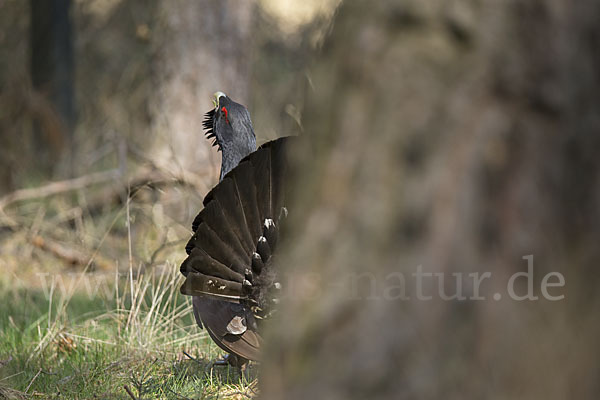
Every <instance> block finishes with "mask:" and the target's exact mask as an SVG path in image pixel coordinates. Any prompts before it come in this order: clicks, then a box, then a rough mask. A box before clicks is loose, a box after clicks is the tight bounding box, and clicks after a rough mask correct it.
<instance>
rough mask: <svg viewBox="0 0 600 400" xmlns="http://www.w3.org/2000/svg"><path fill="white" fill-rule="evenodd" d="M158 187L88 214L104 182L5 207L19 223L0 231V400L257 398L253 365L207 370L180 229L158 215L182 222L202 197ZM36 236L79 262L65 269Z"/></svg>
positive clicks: (211, 352)
mask: <svg viewBox="0 0 600 400" xmlns="http://www.w3.org/2000/svg"><path fill="white" fill-rule="evenodd" d="M162 189H163V190H162V191H160V192H158V191H156V190H150V189H148V188H147V187H146V188H142V189H140V190H138V192H136V193H134V194H131V196H125V198H126V200H124V201H123V203H122V204H117V205H114V204H113V205H107V206H106V207H105V208H104V209H103V210H102V212H101V213H97V214H96V213H92V212H90V209H89V207H88V205H89V203H88V202H86V199H87V198H89V197H93V196H96V195H98V193H101V192H102V191H105V190H107V187H106V185H105V184H103V185H96V186H93V187H86V188H78V189H77V190H75V191H68V192H65V193H61V194H58V195H54V196H53V197H48V198H46V197H44V198H40V199H30V200H28V201H26V202H21V203H16V204H12V205H11V206H10V207H8V208H7V209H6V210H5V211H6V215H7V216H9V217H10V219H11V220H12V221H15V222H16V224H4V226H3V228H2V231H1V233H0V254H1V256H0V268H1V269H2V271H3V274H2V275H1V277H0V301H1V303H0V398H30V397H35V398H54V397H59V396H60V395H62V396H63V397H67V398H81V399H84V398H125V399H126V398H131V396H130V394H128V392H127V390H126V389H125V387H127V389H128V390H129V392H131V393H132V394H133V395H134V397H135V398H153V399H154V398H174V399H181V398H216V397H219V398H245V397H252V396H254V390H255V389H254V385H255V376H256V372H255V368H254V367H252V368H250V371H248V372H247V373H246V374H244V375H240V374H239V373H238V371H235V370H233V369H229V368H223V367H215V368H213V367H212V361H213V360H215V359H216V358H218V357H219V356H220V355H221V352H220V351H219V349H218V348H217V347H216V346H215V345H214V344H212V342H211V340H210V339H209V338H208V336H207V334H206V332H205V331H203V330H200V329H199V328H198V327H197V326H196V324H195V321H194V319H193V316H192V314H191V301H190V299H189V298H186V297H184V296H181V295H180V294H179V286H180V284H181V283H182V277H181V276H180V273H179V263H180V262H181V261H182V259H183V257H184V256H185V252H184V250H183V247H184V245H185V240H186V239H187V237H188V235H189V231H188V229H187V228H186V227H185V226H184V225H182V224H180V223H179V222H177V220H176V219H175V218H173V217H172V214H169V212H168V211H165V210H168V209H169V207H171V206H173V205H175V204H179V205H181V204H184V205H185V207H183V209H184V211H185V212H184V213H183V214H184V216H183V217H181V216H179V217H180V218H181V219H183V220H186V219H187V220H191V218H190V217H189V216H188V215H185V214H191V213H192V211H191V210H193V209H194V207H198V204H199V203H200V196H199V195H198V194H197V193H196V192H195V191H194V189H193V188H183V187H180V186H178V185H176V187H167V188H162ZM149 200H150V201H149ZM5 221H6V220H5ZM34 237H42V238H45V239H46V240H50V241H53V242H55V243H59V244H60V245H61V246H62V247H63V248H67V249H68V248H73V249H77V251H78V252H80V253H81V254H84V255H86V258H87V262H86V263H85V264H81V263H75V264H71V265H66V263H65V261H67V260H65V259H64V258H62V257H61V255H60V253H58V254H57V253H54V252H52V251H48V249H47V248H44V247H41V246H37V245H36V241H35V240H32V238H34ZM99 258H101V259H102V260H104V262H103V263H102V264H101V268H100V267H99V266H98V265H99V263H97V262H96V260H98V259H99ZM69 262H70V261H69Z"/></svg>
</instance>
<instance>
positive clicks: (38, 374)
mask: <svg viewBox="0 0 600 400" xmlns="http://www.w3.org/2000/svg"><path fill="white" fill-rule="evenodd" d="M41 373H42V369H41V368H40V370H39V371H38V372H37V374H35V376H34V377H33V379H32V380H31V382H29V385H27V389H25V393H27V392H29V388H31V385H33V382H35V380H36V379H37V377H38V376H40V374H41Z"/></svg>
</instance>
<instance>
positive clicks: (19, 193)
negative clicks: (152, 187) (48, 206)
mask: <svg viewBox="0 0 600 400" xmlns="http://www.w3.org/2000/svg"><path fill="white" fill-rule="evenodd" d="M118 176H119V170H117V169H111V170H108V171H103V172H96V173H94V174H90V175H84V176H80V177H79V178H74V179H67V180H64V181H56V182H51V183H49V184H47V185H44V186H39V187H36V188H28V189H19V190H15V191H14V192H12V193H9V194H7V195H5V196H4V197H2V198H0V210H2V209H4V208H5V207H6V206H7V205H9V204H11V203H14V202H17V201H23V200H29V199H37V198H41V197H48V196H52V195H55V194H58V193H63V192H69V191H71V190H77V189H82V188H84V187H87V186H90V185H95V184H98V183H103V182H107V181H112V180H114V179H115V178H117V177H118Z"/></svg>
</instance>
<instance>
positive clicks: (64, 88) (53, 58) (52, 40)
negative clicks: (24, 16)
mask: <svg viewBox="0 0 600 400" xmlns="http://www.w3.org/2000/svg"><path fill="white" fill-rule="evenodd" d="M70 7H71V1H70V0H47V1H35V0H32V1H30V13H31V20H30V43H31V64H30V70H31V81H32V83H33V87H34V89H35V90H36V92H35V93H33V95H32V99H30V101H31V104H32V108H33V111H34V114H35V117H36V121H35V122H36V132H35V140H34V141H35V143H34V148H35V151H36V154H37V155H38V157H37V159H36V161H37V162H38V167H40V169H41V170H44V169H45V170H48V168H50V170H51V169H52V168H53V167H54V166H55V165H56V163H57V162H58V161H59V159H60V157H61V156H62V157H64V158H65V159H66V160H67V162H66V164H67V165H61V167H62V168H66V170H67V171H70V170H71V168H70V166H69V165H68V164H69V160H70V159H71V151H72V138H73V129H74V127H75V120H76V116H75V99H74V87H73V82H74V69H75V60H74V54H73V29H72V23H71V18H70ZM65 156H66V157H65ZM69 174H70V172H69V173H68V174H67V175H69Z"/></svg>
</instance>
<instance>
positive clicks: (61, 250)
mask: <svg viewBox="0 0 600 400" xmlns="http://www.w3.org/2000/svg"><path fill="white" fill-rule="evenodd" d="M31 243H32V244H33V245H34V246H35V247H37V248H39V249H41V250H44V251H47V252H49V253H51V254H52V255H54V256H55V257H57V258H60V259H61V260H63V261H65V262H66V263H67V264H69V265H73V266H86V265H88V263H89V262H90V259H91V258H92V257H90V256H88V255H87V254H85V253H84V252H82V251H80V250H77V249H74V248H70V247H67V246H65V245H63V244H61V243H58V242H55V241H54V240H51V239H46V238H43V237H41V236H40V235H35V236H33V237H32V238H31ZM92 265H93V266H95V267H96V268H99V269H102V270H105V271H112V270H113V269H114V266H113V264H112V263H110V262H109V261H107V260H104V259H102V258H100V257H94V258H93V260H92Z"/></svg>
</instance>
